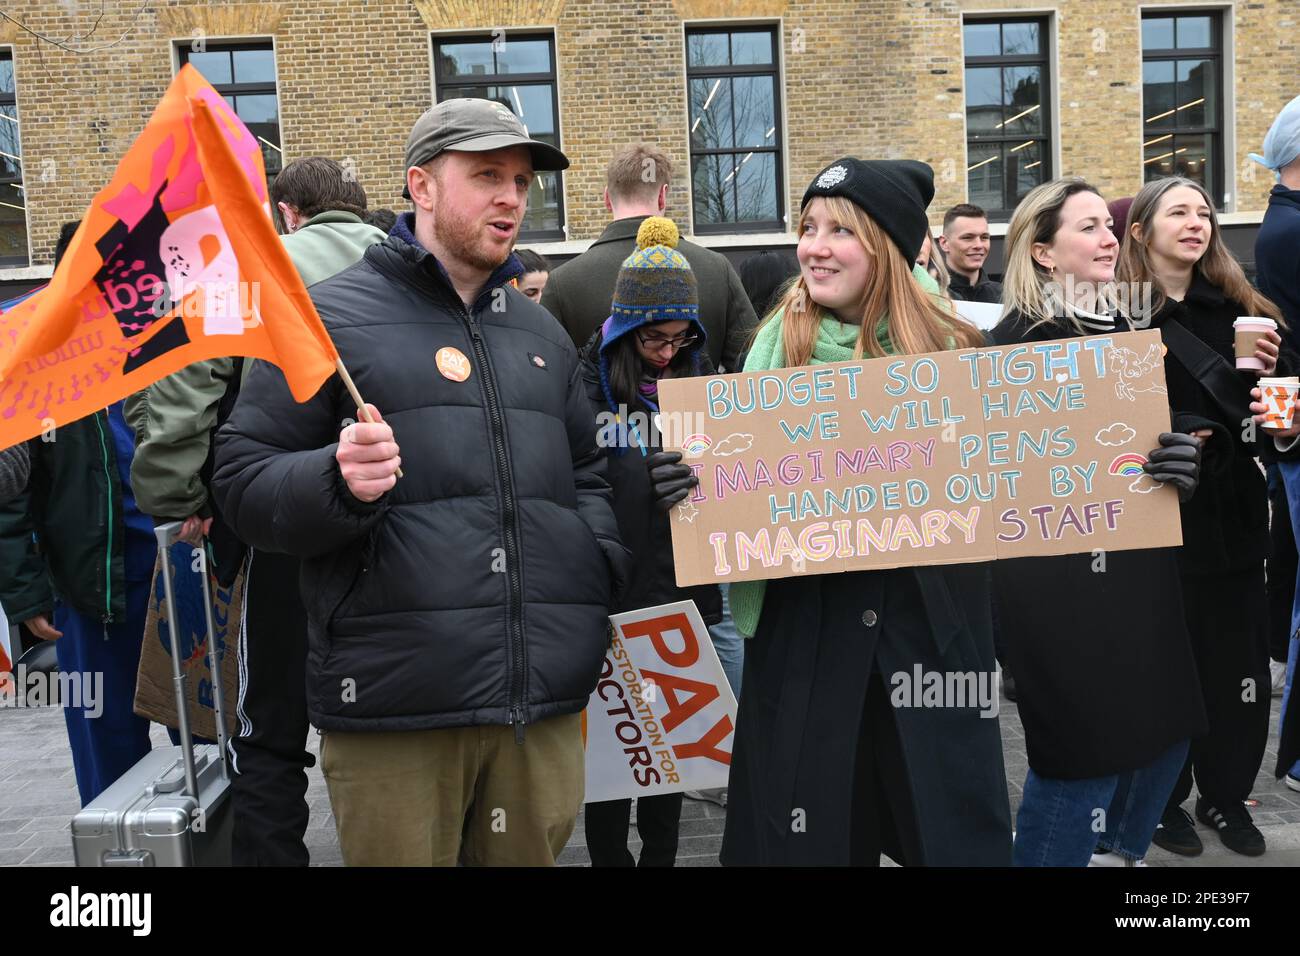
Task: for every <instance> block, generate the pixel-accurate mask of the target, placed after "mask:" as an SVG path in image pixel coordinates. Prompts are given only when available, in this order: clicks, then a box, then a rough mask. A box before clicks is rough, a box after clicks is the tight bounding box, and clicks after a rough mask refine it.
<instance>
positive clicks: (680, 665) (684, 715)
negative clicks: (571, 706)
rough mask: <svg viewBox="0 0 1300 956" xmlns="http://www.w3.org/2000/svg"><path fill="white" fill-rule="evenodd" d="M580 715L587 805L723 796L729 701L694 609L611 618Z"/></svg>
mask: <svg viewBox="0 0 1300 956" xmlns="http://www.w3.org/2000/svg"><path fill="white" fill-rule="evenodd" d="M609 621H610V626H611V631H612V634H611V639H610V647H609V650H608V651H606V652H605V660H604V663H603V664H602V666H601V673H600V681H599V683H597V685H596V690H595V692H594V693H593V694H592V695H591V701H590V703H588V704H587V709H586V710H585V711H584V712H583V715H582V731H583V742H584V744H585V747H586V757H587V792H586V796H585V798H584V799H585V801H586V802H587V803H599V802H601V801H603V800H622V799H626V798H628V797H651V796H654V795H656V794H660V793H676V792H677V791H680V790H707V789H712V788H715V787H725V786H726V785H727V776H728V774H729V772H730V770H731V742H732V738H733V737H734V735H735V728H736V698H735V695H734V694H732V692H731V686H730V685H729V684H728V683H727V678H726V675H725V674H724V673H723V670H722V664H721V663H720V662H719V661H718V654H717V652H716V651H715V650H714V649H713V640H712V639H711V638H710V637H709V631H708V628H707V627H706V626H705V624H704V620H703V619H702V618H701V617H700V612H699V610H698V609H696V607H695V602H693V601H682V602H679V603H677V604H664V605H660V606H659V607H652V608H646V609H644V610H639V611H629V612H627V613H625V614H615V615H613V616H612V617H610V619H609Z"/></svg>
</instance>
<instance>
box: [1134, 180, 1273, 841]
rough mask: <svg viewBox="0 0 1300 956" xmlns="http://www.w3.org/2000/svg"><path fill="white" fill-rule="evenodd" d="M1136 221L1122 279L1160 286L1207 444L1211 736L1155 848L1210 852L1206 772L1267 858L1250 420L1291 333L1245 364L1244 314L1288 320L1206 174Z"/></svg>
mask: <svg viewBox="0 0 1300 956" xmlns="http://www.w3.org/2000/svg"><path fill="white" fill-rule="evenodd" d="M1129 223H1130V225H1129V235H1128V238H1127V241H1126V242H1125V243H1124V250H1123V253H1122V254H1121V255H1120V261H1119V268H1118V271H1117V276H1116V278H1117V279H1118V280H1119V282H1120V283H1122V284H1127V286H1128V287H1129V288H1131V289H1133V288H1146V287H1149V288H1150V290H1151V295H1150V298H1151V308H1152V319H1151V325H1152V326H1153V327H1155V328H1159V329H1160V330H1161V334H1162V336H1163V338H1164V343H1165V347H1166V349H1167V352H1166V355H1165V382H1166V384H1167V387H1168V389H1169V404H1170V406H1171V407H1172V408H1173V409H1174V411H1175V417H1178V418H1181V419H1182V426H1183V428H1188V427H1189V424H1194V425H1196V426H1197V427H1195V428H1194V429H1192V430H1193V431H1194V432H1195V433H1196V434H1199V435H1200V436H1201V437H1202V439H1203V440H1204V444H1205V451H1204V468H1203V473H1202V478H1201V483H1200V486H1199V487H1198V488H1197V489H1196V494H1195V495H1193V496H1192V498H1191V499H1190V500H1189V501H1187V502H1185V503H1184V504H1183V506H1182V523H1183V546H1182V547H1181V548H1180V549H1179V550H1178V564H1179V569H1180V571H1181V573H1182V583H1183V588H1182V591H1183V605H1184V608H1185V610H1186V617H1187V627H1188V631H1189V632H1190V634H1191V639H1192V651H1193V653H1194V654H1195V657H1196V666H1197V671H1198V672H1199V674H1200V681H1201V693H1202V695H1203V696H1204V699H1205V709H1206V713H1207V715H1208V717H1209V724H1210V732H1209V733H1208V734H1207V735H1205V736H1204V737H1199V738H1197V739H1195V740H1193V741H1192V746H1191V753H1190V754H1189V755H1188V757H1187V760H1186V762H1185V764H1184V766H1183V769H1182V773H1181V775H1180V776H1179V778H1178V782H1177V784H1176V785H1175V786H1174V790H1173V793H1172V794H1171V795H1170V797H1169V800H1168V802H1167V804H1166V807H1165V811H1164V814H1163V816H1162V817H1161V821H1160V826H1159V828H1158V829H1157V831H1156V834H1155V843H1156V844H1157V845H1158V846H1161V847H1164V848H1165V849H1166V850H1169V851H1171V852H1173V853H1179V854H1182V855H1184V856H1196V855H1197V854H1199V853H1200V852H1201V849H1202V846H1201V839H1200V837H1199V836H1198V835H1197V833H1196V826H1195V824H1194V823H1193V822H1192V817H1191V816H1190V815H1189V814H1188V813H1187V811H1185V810H1184V809H1183V808H1182V806H1181V804H1182V803H1183V802H1184V801H1185V800H1186V799H1187V798H1188V797H1189V796H1190V795H1191V790H1192V774H1193V771H1194V772H1195V775H1196V789H1197V791H1198V796H1197V800H1196V807H1195V812H1196V819H1198V820H1200V821H1201V822H1202V823H1203V824H1205V825H1206V826H1208V827H1210V828H1211V829H1214V830H1216V831H1217V832H1218V834H1219V838H1220V839H1221V840H1222V841H1223V844H1224V846H1226V847H1228V848H1229V849H1230V850H1234V851H1235V852H1237V853H1242V854H1245V855H1246V856H1258V855H1260V854H1261V853H1263V852H1264V849H1265V846H1264V836H1263V834H1262V833H1260V831H1259V829H1258V828H1257V827H1256V826H1255V825H1254V823H1253V822H1252V821H1251V817H1250V811H1248V810H1247V809H1246V807H1245V804H1244V801H1245V800H1246V798H1247V797H1249V796H1250V791H1251V788H1252V787H1253V786H1254V783H1255V775H1256V774H1257V773H1258V772H1259V767H1260V764H1261V763H1262V762H1263V759H1264V748H1265V745H1266V744H1267V742H1268V716H1269V699H1270V695H1269V692H1268V688H1269V686H1270V681H1269V667H1268V660H1269V658H1268V603H1267V598H1266V596H1265V585H1264V561H1265V559H1266V558H1267V557H1268V553H1269V531H1268V496H1267V491H1266V488H1265V483H1264V475H1263V473H1262V472H1261V471H1260V469H1259V464H1258V460H1259V457H1260V454H1261V452H1263V453H1267V452H1268V444H1267V443H1266V442H1265V441H1261V440H1257V436H1256V430H1255V429H1254V428H1252V427H1249V423H1250V419H1251V410H1250V407H1249V403H1250V389H1251V386H1252V385H1254V384H1255V378H1256V375H1273V374H1275V369H1276V366H1277V360H1278V347H1279V345H1280V344H1281V339H1280V338H1279V336H1278V334H1277V333H1276V332H1269V333H1268V334H1267V336H1266V337H1265V338H1263V339H1261V340H1260V341H1259V343H1258V345H1257V352H1256V357H1257V358H1258V359H1259V361H1260V363H1261V364H1262V365H1263V370H1262V371H1260V372H1245V371H1238V370H1237V368H1236V362H1235V354H1234V349H1233V320H1234V319H1235V318H1237V317H1238V316H1243V315H1253V316H1264V317H1267V318H1270V319H1273V320H1274V321H1276V322H1279V323H1280V322H1281V319H1282V315H1281V312H1280V311H1279V310H1278V308H1277V306H1275V305H1274V304H1273V303H1272V302H1270V301H1269V300H1268V299H1266V298H1265V297H1264V296H1262V295H1260V294H1259V293H1258V292H1256V291H1255V289H1254V288H1252V287H1251V284H1250V282H1249V280H1247V278H1246V274H1245V273H1244V272H1243V271H1242V268H1241V266H1240V265H1239V264H1238V263H1237V260H1236V259H1234V258H1233V256H1232V253H1230V252H1229V251H1228V249H1227V247H1226V246H1225V244H1224V242H1223V239H1222V237H1221V236H1220V233H1219V222H1218V214H1217V213H1216V212H1215V209H1214V203H1213V201H1212V200H1211V199H1210V197H1209V195H1208V194H1207V193H1206V192H1205V189H1204V187H1202V186H1201V184H1200V183H1197V182H1195V181H1193V180H1190V179H1184V178H1181V177H1169V178H1166V179H1157V180H1155V181H1153V182H1149V183H1147V184H1146V185H1145V186H1143V187H1142V189H1141V190H1140V191H1139V192H1138V194H1137V196H1136V197H1134V199H1133V205H1132V207H1131V208H1130V210H1129ZM1190 418H1198V419H1200V421H1199V422H1190V423H1189V421H1188V419H1190ZM1258 437H1259V438H1260V439H1265V438H1266V435H1260V436H1258ZM1251 688H1253V692H1250V690H1251Z"/></svg>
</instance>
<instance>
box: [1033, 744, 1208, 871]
mask: <svg viewBox="0 0 1300 956" xmlns="http://www.w3.org/2000/svg"><path fill="white" fill-rule="evenodd" d="M1187 750H1188V741H1186V740H1184V741H1181V742H1179V743H1177V744H1175V745H1174V746H1173V747H1170V748H1169V749H1168V750H1166V751H1165V752H1164V753H1163V754H1161V755H1160V756H1159V757H1157V758H1156V759H1155V760H1154V761H1153V762H1152V763H1151V764H1150V765H1148V766H1146V767H1142V768H1140V769H1138V770H1129V771H1126V772H1125V773H1121V774H1115V775H1113V776H1109V777H1093V778H1089V779H1085V780H1049V779H1048V778H1046V777H1040V776H1039V775H1038V774H1036V773H1034V770H1033V768H1032V767H1031V768H1030V769H1029V774H1028V775H1027V776H1026V777H1025V791H1024V798H1023V799H1022V800H1021V802H1020V812H1019V813H1017V814H1016V845H1015V851H1014V864H1015V865H1016V866H1087V865H1088V860H1089V859H1091V857H1092V853H1093V851H1094V850H1095V849H1096V848H1097V847H1101V848H1102V849H1106V850H1110V851H1112V852H1114V853H1118V854H1120V855H1121V856H1125V857H1128V858H1129V859H1131V860H1140V859H1142V857H1144V856H1145V855H1146V852H1147V848H1148V847H1149V846H1150V845H1151V837H1152V836H1153V835H1154V834H1155V832H1156V824H1157V823H1159V822H1160V815H1161V814H1162V813H1164V810H1165V802H1166V801H1167V800H1168V799H1169V794H1170V792H1171V791H1172V790H1173V789H1174V784H1175V783H1176V782H1177V780H1178V775H1179V773H1181V772H1182V769H1183V762H1184V761H1185V760H1186V759H1187Z"/></svg>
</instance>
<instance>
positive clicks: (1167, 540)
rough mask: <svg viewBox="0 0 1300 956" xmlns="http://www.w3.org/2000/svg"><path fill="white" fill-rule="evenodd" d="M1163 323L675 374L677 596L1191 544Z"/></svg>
mask: <svg viewBox="0 0 1300 956" xmlns="http://www.w3.org/2000/svg"><path fill="white" fill-rule="evenodd" d="M1162 355H1163V345H1162V344H1161V341H1160V333H1159V332H1156V331H1144V332H1125V333H1117V334H1113V335H1095V336H1087V337H1082V338H1072V339H1062V340H1058V341H1052V342H1037V343H1028V344H1024V345H1008V346H1002V347H990V348H984V349H963V350H960V351H952V352H937V353H934V354H930V355H909V356H894V357H885V358H880V359H871V360H866V361H860V362H838V363H834V364H830V365H815V366H809V367H806V368H798V369H783V370H779V371H770V372H752V373H746V374H739V375H719V376H714V377H712V378H688V379H665V380H664V381H663V382H661V383H660V392H659V394H660V399H661V401H662V406H661V407H662V409H663V413H662V415H661V417H660V424H661V427H662V429H663V442H664V447H665V448H677V449H680V450H681V451H682V454H683V461H684V462H685V463H687V464H689V465H690V466H691V467H692V468H693V469H694V470H695V472H696V474H697V475H699V477H700V484H699V486H698V487H697V488H696V489H695V490H694V492H693V494H692V496H691V497H689V498H687V499H686V500H685V501H684V502H682V503H681V504H679V505H678V506H677V507H675V508H674V509H673V512H672V534H673V559H674V562H675V564H676V568H677V583H678V584H679V585H682V586H686V585H694V584H712V583H716V582H719V581H749V580H757V579H764V578H778V577H788V576H790V575H794V574H800V573H813V574H821V573H827V572H832V571H849V570H857V569H864V568H889V567H906V566H909V565H923V564H952V563H959V562H970V561H990V560H995V559H998V558H1014V557H1027V556H1031V555H1049V554H1071V553H1076V552H1085V551H1094V550H1112V551H1121V550H1127V549H1132V548H1158V547H1168V546H1176V545H1179V544H1182V530H1181V525H1180V521H1179V512H1178V497H1177V493H1176V491H1175V490H1174V489H1173V488H1167V487H1165V486H1163V485H1161V484H1160V483H1159V482H1156V481H1154V480H1153V479H1151V478H1150V477H1148V476H1147V475H1146V474H1145V472H1143V471H1142V464H1143V463H1144V462H1145V461H1146V453H1147V452H1148V451H1150V450H1151V449H1152V448H1155V447H1157V445H1158V441H1157V436H1158V435H1159V433H1160V432H1163V431H1168V430H1169V407H1168V402H1167V399H1166V393H1165V384H1164V365H1163V361H1162Z"/></svg>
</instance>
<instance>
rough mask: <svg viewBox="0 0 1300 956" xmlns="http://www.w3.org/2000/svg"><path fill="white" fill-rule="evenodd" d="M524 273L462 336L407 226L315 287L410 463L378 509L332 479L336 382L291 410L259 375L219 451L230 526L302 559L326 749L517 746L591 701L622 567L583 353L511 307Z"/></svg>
mask: <svg viewBox="0 0 1300 956" xmlns="http://www.w3.org/2000/svg"><path fill="white" fill-rule="evenodd" d="M409 216H410V214H407V216H406V217H404V219H409ZM404 237H405V238H404ZM520 272H522V267H521V266H520V265H519V263H518V260H517V259H515V258H514V257H513V256H512V257H511V258H510V259H509V260H508V261H507V263H506V265H504V266H502V267H501V268H500V269H498V270H497V272H496V273H495V274H494V275H493V276H492V277H491V279H490V280H489V281H488V283H487V285H486V286H485V287H484V289H483V291H482V293H481V294H480V296H479V299H478V301H477V302H475V304H474V308H473V310H472V314H470V313H469V312H467V311H466V310H465V308H464V306H463V305H462V303H461V301H460V299H459V298H458V297H457V295H456V293H455V291H454V290H453V288H452V285H451V282H450V280H449V279H448V277H447V275H446V272H445V271H444V270H443V268H442V266H441V265H440V264H439V263H438V262H437V260H435V259H434V257H433V256H432V255H430V254H429V253H428V252H427V251H425V250H424V249H423V248H422V247H420V246H419V245H418V244H416V243H415V239H414V236H412V235H411V233H410V229H409V223H403V222H399V224H398V226H397V227H396V228H395V229H394V232H393V235H391V236H390V237H389V238H388V239H387V240H386V241H385V242H384V243H382V244H379V245H374V246H371V247H370V248H369V249H368V250H367V251H366V254H365V258H364V259H363V260H362V261H361V262H359V263H357V264H356V265H355V266H353V267H351V268H349V269H346V270H344V271H343V272H341V273H339V274H337V275H335V276H333V277H331V278H329V279H326V280H325V281H324V282H320V283H317V284H316V285H313V286H312V288H311V295H312V299H313V301H314V302H315V304H316V308H317V310H318V311H319V312H320V315H321V318H322V319H323V320H324V322H325V326H326V328H327V329H329V332H330V335H331V337H332V338H333V340H334V343H335V345H336V346H337V347H338V350H339V354H340V355H341V356H342V358H343V361H344V363H345V364H346V365H347V367H348V370H349V371H350V372H351V373H352V376H353V378H354V380H355V381H356V384H357V388H358V389H359V391H360V392H361V394H362V395H363V396H364V397H365V399H366V401H368V402H371V403H373V404H374V405H375V406H376V407H378V408H379V409H380V411H381V412H382V414H383V415H384V418H385V420H386V421H387V422H388V423H389V424H391V425H392V427H393V432H394V435H395V438H396V440H397V442H398V444H399V445H400V447H401V455H402V470H403V472H405V477H404V478H402V479H400V480H399V481H398V482H397V486H396V487H395V488H394V489H393V490H392V491H390V492H388V493H387V494H385V495H384V496H383V497H381V498H380V499H379V500H378V501H376V502H374V503H372V504H365V503H362V502H360V501H359V500H357V499H356V498H354V497H353V496H352V495H351V493H350V492H349V491H348V490H347V486H346V485H345V484H344V482H343V480H342V478H341V476H340V474H339V469H338V465H337V463H336V461H335V458H334V454H335V450H336V447H337V441H338V435H339V430H340V428H341V426H342V424H343V422H344V420H345V419H348V418H349V417H352V416H355V414H356V410H355V408H354V407H353V403H352V401H351V400H350V399H349V398H348V394H347V392H346V390H345V389H344V387H343V385H342V384H341V382H340V381H339V379H338V378H337V377H335V378H332V379H330V381H329V382H327V383H326V385H325V386H324V387H323V388H322V389H321V391H320V392H319V393H318V394H317V395H316V396H315V397H314V398H313V399H311V400H310V401H309V402H306V403H304V404H302V405H298V404H295V403H294V401H293V399H292V398H291V396H290V394H289V391H288V389H287V387H286V386H285V382H284V378H283V376H282V375H281V374H280V372H279V371H278V370H277V369H275V368H274V367H273V366H271V365H269V364H268V363H265V362H259V363H257V365H256V366H255V367H254V368H253V370H252V371H251V372H250V373H249V376H248V379H247V381H246V382H245V384H244V386H243V389H242V391H241V393H240V398H239V401H238V403H237V405H236V407H235V410H234V412H233V413H232V415H231V417H230V420H229V422H227V424H226V425H225V426H224V427H223V428H222V429H221V432H220V434H219V437H218V443H217V472H216V478H215V482H214V490H215V493H216V497H217V500H218V502H219V503H220V505H221V507H222V509H223V513H224V514H225V515H226V518H227V521H228V522H229V523H230V524H231V526H232V527H233V528H234V529H235V531H236V533H237V534H238V535H239V536H240V537H241V538H242V539H243V540H245V541H247V542H248V543H249V544H250V545H252V546H253V547H255V548H258V549H263V550H268V551H281V552H285V553H289V554H294V555H297V556H299V557H301V558H303V559H304V561H303V566H302V582H301V583H302V591H303V599H304V604H305V605H306V607H307V611H308V618H309V649H308V660H307V685H308V687H307V690H308V710H309V713H310V716H311V720H312V723H314V724H315V725H316V726H318V727H321V728H323V729H326V730H361V731H384V730H418V729H426V728H435V727H457V726H475V725H482V724H515V725H516V727H517V728H518V729H517V736H518V733H519V732H522V727H523V725H524V724H528V723H535V722H537V721H539V720H542V719H544V718H546V717H550V716H553V715H557V714H568V713H576V712H578V711H580V710H582V709H583V707H585V706H586V704H587V699H588V697H589V695H590V694H591V692H592V690H593V689H594V688H595V686H596V679H597V675H598V674H599V672H600V666H601V660H602V657H603V655H604V652H605V649H606V647H607V646H608V637H607V634H608V625H607V621H606V615H607V613H608V605H609V604H610V600H611V576H613V577H614V578H621V572H622V565H623V563H624V561H625V560H626V552H625V551H624V550H623V548H622V545H621V544H620V543H619V538H618V528H617V524H616V523H615V520H614V515H613V512H612V510H611V508H610V490H609V486H608V484H606V482H605V479H604V461H603V459H602V457H601V455H600V453H599V449H598V448H597V446H596V429H595V413H594V412H593V410H592V407H591V404H590V402H589V401H588V400H587V395H586V390H585V388H584V387H583V382H582V378H581V368H580V364H579V361H578V355H577V352H576V350H575V349H574V347H573V344H572V343H571V342H570V341H569V338H568V336H567V335H566V334H565V332H564V329H562V328H561V327H560V326H559V325H558V324H557V323H556V322H555V320H554V319H553V318H551V316H550V315H548V314H547V313H546V311H545V310H543V309H542V308H541V307H540V306H538V305H536V304H534V303H532V302H530V301H529V300H528V299H527V298H526V297H525V296H523V295H522V294H520V293H519V292H517V291H516V290H515V289H513V288H508V287H507V286H506V284H507V283H508V281H509V280H510V279H511V278H512V277H514V276H515V275H517V274H519V273H520ZM444 348H453V349H458V350H459V351H460V352H461V353H463V354H464V355H465V356H466V357H467V358H468V360H469V363H470V367H471V371H470V374H469V377H468V378H467V379H465V380H464V381H459V382H458V381H453V380H452V379H450V378H446V377H444V376H443V375H442V374H440V373H439V371H438V366H437V365H436V363H435V356H436V355H437V354H438V352H439V350H440V349H444ZM611 572H612V574H611Z"/></svg>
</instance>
